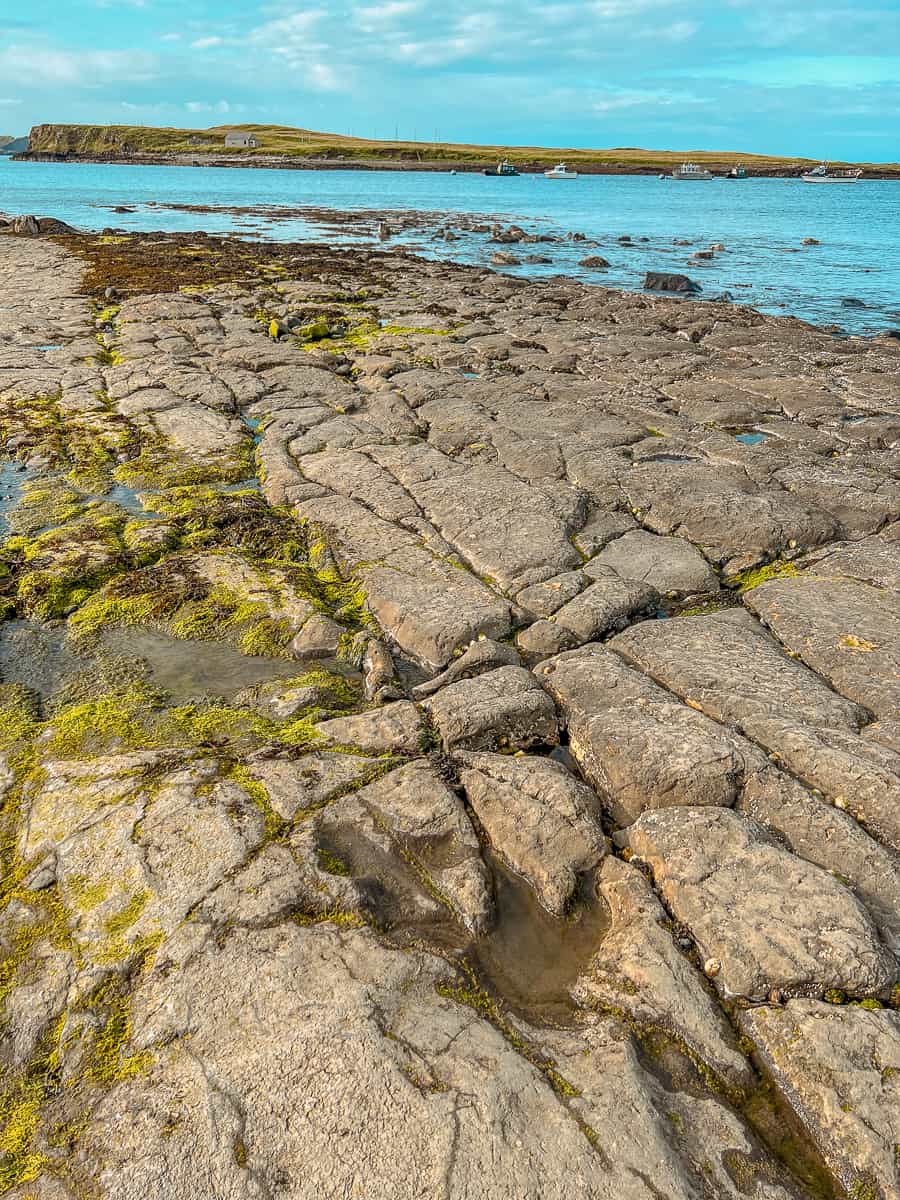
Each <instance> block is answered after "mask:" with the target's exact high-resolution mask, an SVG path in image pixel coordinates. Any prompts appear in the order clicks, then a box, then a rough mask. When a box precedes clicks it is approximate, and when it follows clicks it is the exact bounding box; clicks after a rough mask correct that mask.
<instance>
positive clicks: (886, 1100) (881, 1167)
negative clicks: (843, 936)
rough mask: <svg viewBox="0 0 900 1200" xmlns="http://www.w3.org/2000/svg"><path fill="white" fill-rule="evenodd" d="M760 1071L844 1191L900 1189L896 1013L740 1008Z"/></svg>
mask: <svg viewBox="0 0 900 1200" xmlns="http://www.w3.org/2000/svg"><path fill="white" fill-rule="evenodd" d="M741 1025H742V1027H743V1029H744V1031H745V1032H746V1034H747V1035H748V1036H749V1037H750V1038H751V1040H752V1041H753V1043H754V1045H755V1047H756V1053H757V1054H758V1056H759V1058H760V1060H761V1062H762V1064H763V1066H764V1067H765V1070H766V1071H767V1073H768V1074H770V1075H771V1077H772V1079H773V1080H774V1082H775V1085H776V1086H777V1088H778V1089H779V1091H780V1092H781V1093H782V1095H783V1096H784V1098H785V1099H786V1100H787V1102H788V1104H789V1105H790V1106H791V1108H792V1109H793V1110H794V1112H795V1113H797V1115H798V1116H799V1118H800V1120H801V1121H802V1123H803V1126H804V1127H805V1129H806V1131H807V1133H808V1134H809V1136H810V1138H811V1140H812V1142H813V1144H814V1145H815V1146H816V1148H817V1150H818V1151H819V1153H820V1154H821V1156H822V1158H823V1159H824V1160H825V1161H826V1162H827V1163H828V1165H829V1167H830V1169H831V1171H832V1173H833V1174H834V1176H835V1178H836V1179H838V1180H839V1181H840V1183H841V1186H842V1187H843V1188H844V1189H845V1190H846V1192H847V1194H848V1195H850V1196H859V1197H862V1196H865V1197H873V1198H877V1200H890V1198H891V1197H893V1196H896V1195H897V1194H898V1189H900V1174H898V1171H900V1164H898V1161H897V1147H898V1146H900V1018H898V1016H897V1013H896V1012H892V1011H889V1010H884V1009H883V1010H880V1011H867V1010H866V1009H864V1008H859V1007H857V1006H854V1005H846V1006H833V1005H824V1004H820V1003H817V1002H816V1001H814V1000H791V1001H790V1002H789V1003H788V1004H787V1005H785V1007H784V1008H757V1009H750V1010H749V1011H747V1012H745V1013H742V1014H741Z"/></svg>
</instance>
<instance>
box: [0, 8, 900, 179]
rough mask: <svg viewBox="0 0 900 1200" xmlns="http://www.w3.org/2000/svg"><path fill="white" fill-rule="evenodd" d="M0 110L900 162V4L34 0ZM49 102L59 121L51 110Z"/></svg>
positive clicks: (63, 118) (18, 30) (21, 119)
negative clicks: (725, 148)
mask: <svg viewBox="0 0 900 1200" xmlns="http://www.w3.org/2000/svg"><path fill="white" fill-rule="evenodd" d="M0 46H2V49H0V128H3V129H9V130H10V131H12V132H11V133H10V134H9V136H24V135H25V133H26V132H27V130H29V129H30V128H31V127H32V126H34V125H37V124H46V123H64V124H96V125H112V124H116V125H117V124H136V123H142V124H144V125H148V126H168V127H172V128H181V127H189V126H191V125H192V124H197V123H200V122H206V123H210V122H224V121H233V122H234V123H236V124H247V123H254V124H257V123H258V124H272V123H274V122H278V123H281V124H286V125H291V126H297V127H310V128H313V129H325V130H330V131H334V132H340V133H343V134H345V135H350V136H355V137H365V138H372V139H378V140H397V139H402V140H405V141H419V142H434V141H437V142H441V143H448V142H454V143H460V144H461V143H468V144H479V145H490V144H499V145H510V146H512V145H524V146H528V145H538V146H546V147H550V146H559V147H571V148H588V149H594V148H598V147H605V146H634V147H641V148H642V147H654V146H672V145H675V146H692V147H694V148H695V149H696V150H698V151H699V150H707V151H716V150H717V149H718V148H719V147H722V146H730V145H736V146H748V147H754V148H755V149H747V150H746V151H743V152H744V153H747V154H750V153H759V154H766V155H778V156H784V157H806V158H813V159H823V158H825V159H832V160H848V161H866V162H891V161H896V160H897V159H900V149H898V135H897V130H896V113H897V111H898V110H900V50H898V47H900V3H898V2H897V0H860V6H858V7H857V8H856V9H855V10H854V11H853V12H852V13H848V10H847V4H846V0H816V2H813V0H729V3H726V4H724V5H723V4H722V3H721V0H582V2H568V0H519V2H518V3H515V4H513V3H512V2H511V0H479V2H478V3H477V4H475V3H473V2H472V0H457V2H456V3H454V4H452V5H444V6H437V5H435V4H434V3H431V4H429V3H427V2H426V0H361V2H359V3H352V2H341V0H337V2H336V3H334V4H332V5H329V6H325V5H321V4H319V5H316V4H312V3H309V4H306V5H301V4H298V3H296V2H295V0H284V3H283V4H281V5H278V6H276V5H274V4H273V3H271V2H270V0H216V3H215V4H213V3H212V2H211V0H195V3H194V4H193V5H191V6H190V7H189V8H185V6H184V5H183V4H181V3H180V2H179V0H121V2H120V3H118V4H117V3H115V0H31V3H30V4H29V6H28V9H27V11H19V12H17V13H16V15H15V16H12V15H10V16H4V17H0ZM48 114H50V115H53V116H55V117H56V122H48V120H47V117H48Z"/></svg>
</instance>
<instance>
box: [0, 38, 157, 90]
mask: <svg viewBox="0 0 900 1200" xmlns="http://www.w3.org/2000/svg"><path fill="white" fill-rule="evenodd" d="M158 71H159V60H158V58H157V57H156V55H153V54H147V53H144V52H143V51H140V50H84V51H69V50H52V49H49V48H44V47H40V48H38V47H36V46H17V45H13V46H10V47H9V48H8V49H7V50H3V51H0V78H4V79H6V80H7V81H13V82H18V83H23V84H27V85H29V86H33V85H35V84H56V85H57V86H58V85H66V86H69V87H95V86H96V85H98V84H101V83H110V82H115V81H122V82H128V83H136V82H138V83H140V82H146V81H148V80H151V79H154V78H156V76H157V74H158Z"/></svg>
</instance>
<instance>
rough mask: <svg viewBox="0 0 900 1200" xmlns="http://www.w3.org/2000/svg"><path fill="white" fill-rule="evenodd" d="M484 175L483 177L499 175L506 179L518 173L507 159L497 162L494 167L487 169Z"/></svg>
mask: <svg viewBox="0 0 900 1200" xmlns="http://www.w3.org/2000/svg"><path fill="white" fill-rule="evenodd" d="M484 173H485V175H499V176H501V177H507V178H508V177H509V176H511V175H518V174H519V172H518V171H517V170H516V168H515V167H514V166H513V165H512V163H511V162H510V161H509V159H507V158H504V159H503V161H502V162H498V163H497V165H496V167H487V168H486V169H485V172H484Z"/></svg>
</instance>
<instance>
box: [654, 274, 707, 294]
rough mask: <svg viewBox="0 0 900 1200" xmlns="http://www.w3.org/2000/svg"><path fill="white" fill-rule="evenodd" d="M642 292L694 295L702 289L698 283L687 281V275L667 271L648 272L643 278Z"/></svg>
mask: <svg viewBox="0 0 900 1200" xmlns="http://www.w3.org/2000/svg"><path fill="white" fill-rule="evenodd" d="M644 290H645V291H648V292H680V293H682V294H687V295H694V294H696V293H697V292H701V291H702V290H703V289H702V288H701V286H700V284H699V283H696V282H695V281H694V280H693V279H689V278H688V277H687V275H678V274H674V273H672V272H668V271H648V272H647V274H646V275H645V276H644Z"/></svg>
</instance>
